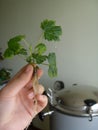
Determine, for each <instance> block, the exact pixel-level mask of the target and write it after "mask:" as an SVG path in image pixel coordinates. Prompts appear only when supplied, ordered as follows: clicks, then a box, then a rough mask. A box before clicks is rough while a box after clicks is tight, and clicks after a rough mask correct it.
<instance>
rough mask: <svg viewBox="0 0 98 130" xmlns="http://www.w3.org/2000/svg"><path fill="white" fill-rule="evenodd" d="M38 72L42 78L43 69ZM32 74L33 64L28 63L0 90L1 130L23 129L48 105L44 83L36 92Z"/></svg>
mask: <svg viewBox="0 0 98 130" xmlns="http://www.w3.org/2000/svg"><path fill="white" fill-rule="evenodd" d="M37 73H38V77H39V78H40V77H41V75H42V73H43V71H42V70H41V69H39V70H38V71H37ZM32 75H33V67H32V65H26V66H25V67H23V68H22V69H21V70H20V71H19V72H18V73H17V74H16V75H15V76H14V77H13V78H12V80H11V81H9V83H8V84H7V85H6V86H5V87H4V88H3V89H1V90H0V130H23V129H24V128H25V127H26V126H28V125H29V123H30V122H31V121H32V119H33V118H34V117H35V116H36V115H37V114H38V113H39V112H40V111H42V109H44V108H45V106H46V105H47V97H46V96H45V95H42V93H43V91H44V87H43V86H42V85H40V84H39V85H38V88H39V89H38V94H37V95H35V94H34V92H33V86H32ZM35 99H36V101H37V103H35Z"/></svg>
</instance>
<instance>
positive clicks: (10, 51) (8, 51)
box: [3, 48, 14, 58]
mask: <svg viewBox="0 0 98 130" xmlns="http://www.w3.org/2000/svg"><path fill="white" fill-rule="evenodd" d="M13 55H14V52H13V51H12V50H10V49H9V48H7V49H6V50H5V52H4V54H3V56H4V58H11V57H12V56H13Z"/></svg>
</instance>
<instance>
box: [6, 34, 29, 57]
mask: <svg viewBox="0 0 98 130" xmlns="http://www.w3.org/2000/svg"><path fill="white" fill-rule="evenodd" d="M23 38H25V36H24V35H18V36H16V37H14V38H11V39H10V40H9V41H8V48H7V49H6V50H5V52H4V57H5V58H9V57H12V56H14V55H18V54H22V55H27V51H26V49H25V48H23V47H22V45H21V44H20V41H21V40H22V39H23Z"/></svg>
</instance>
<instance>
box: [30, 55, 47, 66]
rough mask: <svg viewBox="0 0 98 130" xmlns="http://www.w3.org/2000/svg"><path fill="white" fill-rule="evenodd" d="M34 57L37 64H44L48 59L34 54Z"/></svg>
mask: <svg viewBox="0 0 98 130" xmlns="http://www.w3.org/2000/svg"><path fill="white" fill-rule="evenodd" d="M32 56H33V58H34V60H35V62H36V63H37V64H42V63H43V62H44V61H46V59H47V56H46V55H39V54H35V53H33V54H32Z"/></svg>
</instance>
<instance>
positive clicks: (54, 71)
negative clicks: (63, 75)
mask: <svg viewBox="0 0 98 130" xmlns="http://www.w3.org/2000/svg"><path fill="white" fill-rule="evenodd" d="M48 75H49V77H51V78H53V77H56V76H57V68H56V66H52V65H49V69H48Z"/></svg>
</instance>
